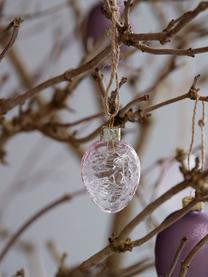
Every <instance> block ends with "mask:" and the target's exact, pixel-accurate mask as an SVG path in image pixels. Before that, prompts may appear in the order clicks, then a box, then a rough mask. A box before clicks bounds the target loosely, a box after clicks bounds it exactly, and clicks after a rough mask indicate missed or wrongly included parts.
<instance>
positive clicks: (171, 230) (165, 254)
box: [155, 209, 208, 277]
mask: <svg viewBox="0 0 208 277" xmlns="http://www.w3.org/2000/svg"><path fill="white" fill-rule="evenodd" d="M170 216H171V215H170ZM207 234H208V215H207V214H206V213H205V212H204V211H203V210H201V209H198V210H193V211H190V212H189V213H188V214H186V215H185V216H183V217H182V218H181V219H179V220H178V221H177V222H175V223H174V224H172V225H171V226H170V227H168V228H167V229H165V230H164V231H162V232H161V233H160V234H159V235H158V236H157V239H156V246H155V266H156V270H157V274H158V276H168V275H167V274H168V273H169V270H170V267H171V264H172V262H173V260H174V256H175V254H176V252H177V250H178V248H179V245H180V243H181V241H182V239H183V238H184V237H185V238H186V239H187V241H186V243H185V244H184V247H183V249H182V250H181V253H180V256H179V257H178V259H177V263H176V266H175V268H174V271H173V274H172V275H171V277H178V276H180V274H179V273H180V270H181V263H182V262H183V261H184V259H185V258H186V256H187V255H188V254H189V252H190V251H191V249H192V248H193V247H194V246H195V245H196V244H197V243H198V242H199V241H200V240H201V239H202V238H203V237H204V236H205V235H207ZM207 262H208V245H205V246H203V247H202V248H201V249H200V250H199V251H198V252H197V253H196V255H195V256H194V257H193V259H192V261H191V263H190V265H189V269H188V272H187V275H186V277H206V276H208V266H207Z"/></svg>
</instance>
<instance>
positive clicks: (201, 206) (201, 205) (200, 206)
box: [182, 196, 204, 211]
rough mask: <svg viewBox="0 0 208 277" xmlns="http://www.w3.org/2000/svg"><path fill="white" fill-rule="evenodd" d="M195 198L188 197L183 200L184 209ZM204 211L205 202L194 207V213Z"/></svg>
mask: <svg viewBox="0 0 208 277" xmlns="http://www.w3.org/2000/svg"><path fill="white" fill-rule="evenodd" d="M193 199H194V198H193V197H192V196H186V197H184V198H183V200H182V203H183V207H186V206H187V205H188V204H189V203H190V202H191V201H192V200H193ZM203 209H204V202H199V203H197V204H196V205H194V206H193V208H192V209H191V210H192V211H201V210H203Z"/></svg>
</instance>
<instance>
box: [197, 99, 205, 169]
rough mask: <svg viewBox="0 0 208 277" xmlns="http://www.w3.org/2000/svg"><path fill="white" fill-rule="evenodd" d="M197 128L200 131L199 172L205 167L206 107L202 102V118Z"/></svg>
mask: <svg viewBox="0 0 208 277" xmlns="http://www.w3.org/2000/svg"><path fill="white" fill-rule="evenodd" d="M198 124H199V127H200V129H201V170H203V169H204V166H205V158H206V157H205V147H206V141H205V125H206V106H205V102H204V101H202V117H201V119H200V120H199V122H198Z"/></svg>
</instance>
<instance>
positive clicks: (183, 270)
mask: <svg viewBox="0 0 208 277" xmlns="http://www.w3.org/2000/svg"><path fill="white" fill-rule="evenodd" d="M207 243H208V235H206V236H205V237H203V238H202V239H201V240H200V241H199V242H198V243H197V244H196V245H195V246H194V247H193V248H192V249H191V251H190V252H189V254H188V255H187V256H186V258H185V260H184V261H183V262H182V265H181V271H180V277H185V276H186V274H187V272H188V269H189V265H190V263H191V261H192V259H193V258H194V256H195V255H196V254H197V253H198V252H199V251H200V250H201V248H202V247H203V246H204V245H205V244H207Z"/></svg>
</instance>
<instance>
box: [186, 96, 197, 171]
mask: <svg viewBox="0 0 208 277" xmlns="http://www.w3.org/2000/svg"><path fill="white" fill-rule="evenodd" d="M198 102H199V95H198V94H197V95H196V100H195V103H194V109H193V115H192V132H191V142H190V146H189V151H188V169H189V170H190V169H191V168H190V157H191V154H192V150H193V145H194V138H195V125H196V113H197V106H198Z"/></svg>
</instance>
